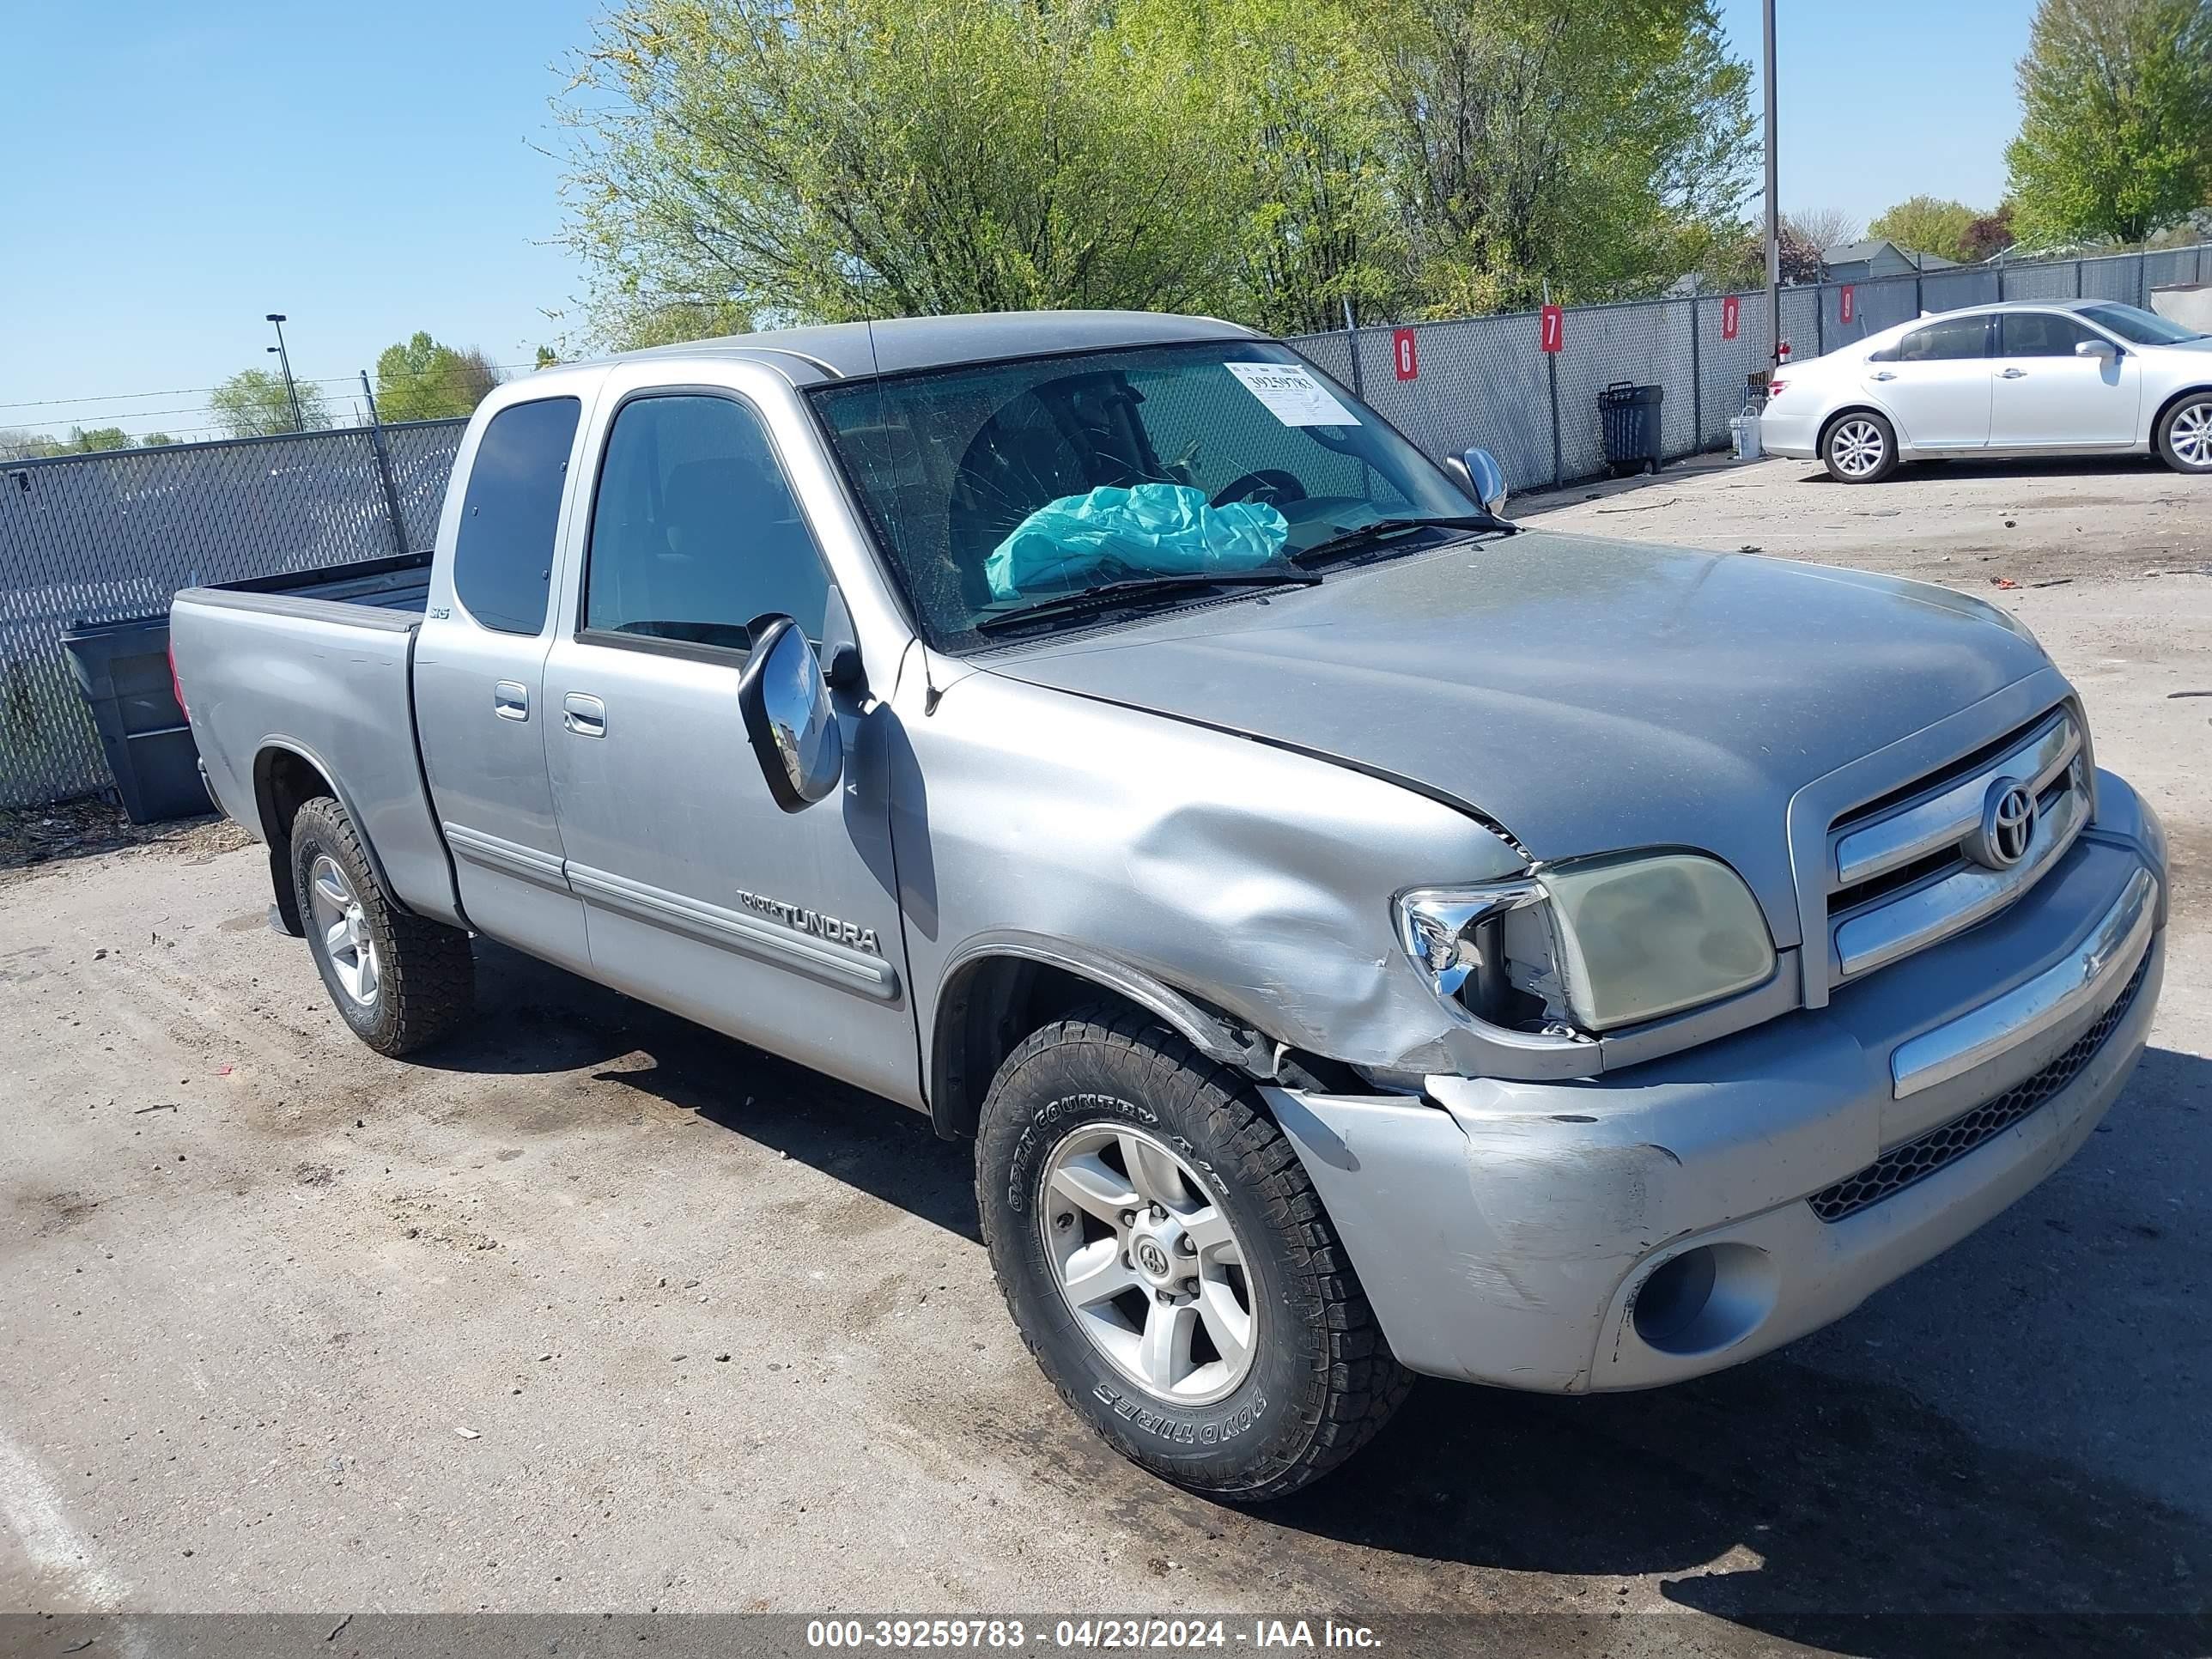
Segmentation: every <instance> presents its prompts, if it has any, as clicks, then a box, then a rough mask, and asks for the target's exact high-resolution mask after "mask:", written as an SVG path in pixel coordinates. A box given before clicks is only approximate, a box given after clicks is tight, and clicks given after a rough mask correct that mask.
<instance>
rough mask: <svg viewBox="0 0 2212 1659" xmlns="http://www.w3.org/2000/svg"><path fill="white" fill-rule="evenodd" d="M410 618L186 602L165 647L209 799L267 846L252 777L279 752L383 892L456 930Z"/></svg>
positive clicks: (239, 601)
mask: <svg viewBox="0 0 2212 1659" xmlns="http://www.w3.org/2000/svg"><path fill="white" fill-rule="evenodd" d="M415 622H416V619H415V618H414V617H411V616H407V615H404V614H401V613H398V612H393V611H379V610H376V609H374V608H372V607H368V606H361V605H343V604H337V603H333V602H331V601H328V600H322V599H296V598H287V597H285V596H283V595H280V594H257V593H232V592H221V591H217V590H213V589H208V588H192V589H188V590H186V591H185V592H182V593H179V595H178V596H177V598H176V601H175V603H174V604H173V605H172V607H171V609H170V614H169V641H170V646H171V648H172V649H173V651H174V653H175V654H176V665H177V679H178V682H179V684H181V685H182V686H183V688H184V693H185V706H186V708H187V710H188V712H189V714H190V718H191V726H192V737H193V739H194V741H195V742H197V744H198V745H199V751H200V758H201V759H202V761H204V763H206V766H207V771H208V781H209V783H210V787H212V788H213V790H214V792H215V796H216V800H217V801H218V802H219V803H220V804H221V805H222V809H223V811H226V812H228V814H229V815H230V816H231V817H234V818H235V819H236V820H237V821H238V822H239V823H242V824H244V825H245V826H246V828H247V829H250V830H252V832H253V833H254V834H255V835H257V836H261V837H262V838H263V839H264V840H265V839H267V838H268V836H269V832H270V828H271V826H270V825H268V824H266V823H264V822H263V821H262V817H261V811H260V806H259V803H258V794H257V776H258V773H257V767H258V764H259V763H261V762H262V761H263V758H264V757H265V756H266V755H268V754H269V753H270V751H272V750H290V751H292V752H293V753H295V754H297V755H299V756H301V757H303V758H304V759H306V760H307V761H308V762H309V763H312V764H313V766H314V767H315V768H316V769H318V770H319V771H320V772H321V773H322V775H323V776H324V777H325V778H326V779H328V780H329V781H330V783H331V787H332V789H333V791H334V792H335V793H336V794H337V798H338V800H339V803H340V804H341V805H343V806H344V808H345V809H346V813H347V815H348V816H349V817H351V818H352V819H353V821H354V824H355V826H356V829H359V830H360V832H361V834H362V836H363V838H364V839H365V840H366V841H367V842H368V849H369V857H370V859H371V860H372V861H373V862H374V864H375V865H376V866H377V874H378V877H379V879H380V881H381V882H382V884H383V885H384V888H385V890H386V892H387V893H388V894H390V895H391V896H392V897H393V898H395V899H397V900H398V901H399V902H400V903H402V904H403V905H404V906H406V907H407V908H409V909H410V910H413V911H416V912H417V913H419V914H421V915H428V916H434V917H435V918H437V919H438V920H439V921H447V922H454V923H459V921H460V920H461V916H460V910H459V904H458V902H457V901H456V898H455V896H454V892H453V869H452V866H451V865H450V864H448V862H447V856H446V848H445V843H444V842H443V841H442V840H441V839H440V837H439V834H438V826H437V823H436V820H435V818H434V817H432V815H431V812H430V805H429V801H428V798H427V796H426V794H425V793H424V790H423V782H422V763H421V761H420V758H419V757H418V756H417V754H416V745H415V711H414V695H413V690H412V684H411V676H410V659H411V657H412V654H413V650H414V641H415Z"/></svg>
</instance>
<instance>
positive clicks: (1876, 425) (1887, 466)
mask: <svg viewBox="0 0 2212 1659" xmlns="http://www.w3.org/2000/svg"><path fill="white" fill-rule="evenodd" d="M1868 427H1870V428H1873V430H1874V432H1875V435H1876V436H1877V437H1878V438H1879V439H1880V440H1881V455H1880V457H1879V458H1878V459H1875V461H1874V462H1873V464H1872V465H1869V466H1865V467H1862V468H1858V469H1857V470H1854V466H1853V464H1852V461H1851V459H1850V458H1849V457H1848V456H1846V455H1843V454H1841V453H1839V451H1840V450H1841V449H1842V448H1843V447H1844V445H1845V443H1846V441H1847V439H1848V438H1850V436H1852V435H1856V434H1857V432H1858V431H1859V429H1860V428H1868ZM1820 464H1821V465H1823V466H1825V467H1826V468H1827V469H1828V476H1829V477H1832V478H1833V479H1834V480H1835V481H1836V482H1837V483H1850V484H1866V483H1881V481H1882V480H1883V479H1884V478H1887V477H1889V475H1890V474H1891V473H1893V472H1894V471H1897V428H1895V427H1893V426H1892V425H1891V424H1890V423H1889V421H1888V418H1887V416H1881V415H1877V414H1875V412H1874V410H1870V409H1854V410H1848V411H1846V412H1845V413H1844V414H1842V415H1838V416H1837V417H1836V418H1835V419H1834V420H1832V421H1831V422H1829V423H1828V428H1827V430H1826V431H1825V432H1823V433H1822V434H1821V435H1820Z"/></svg>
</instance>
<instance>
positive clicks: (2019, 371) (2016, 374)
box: [2004, 368, 2027, 380]
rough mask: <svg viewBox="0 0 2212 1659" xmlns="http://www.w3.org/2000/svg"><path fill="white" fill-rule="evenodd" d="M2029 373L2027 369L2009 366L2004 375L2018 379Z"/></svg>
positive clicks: (2011, 378)
mask: <svg viewBox="0 0 2212 1659" xmlns="http://www.w3.org/2000/svg"><path fill="white" fill-rule="evenodd" d="M2024 374H2027V370H2026V369H2024V368H2008V369H2007V370H2005V372H2004V377H2005V379H2007V380H2019V379H2020V378H2021V376H2022V375H2024Z"/></svg>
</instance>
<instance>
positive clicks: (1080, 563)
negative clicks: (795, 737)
mask: <svg viewBox="0 0 2212 1659" xmlns="http://www.w3.org/2000/svg"><path fill="white" fill-rule="evenodd" d="M815 395H816V402H817V406H818V407H819V408H820V410H821V412H822V415H823V419H824V422H826V424H827V426H828V428H829V433H830V435H831V439H832V441H833V442H834V443H835V444H836V447H837V448H838V450H839V452H840V453H841V455H842V459H843V460H844V463H845V465H846V468H847V470H848V472H849V473H850V475H851V476H852V477H853V478H854V482H855V483H857V484H858V486H859V488H860V494H861V495H862V497H863V498H864V500H865V501H866V506H867V509H868V513H869V515H870V517H871V519H872V520H873V522H874V524H875V526H876V528H877V531H878V534H879V535H880V536H881V537H882V538H883V540H884V544H885V545H886V546H887V548H888V549H889V550H890V553H891V555H892V556H893V558H894V559H895V561H896V563H897V565H898V567H899V570H900V574H901V575H902V578H903V579H904V581H905V584H906V586H907V589H908V592H909V594H910V595H911V596H912V597H913V599H914V600H915V605H916V608H917V609H918V610H919V611H921V613H922V615H923V617H924V618H925V619H926V621H927V623H928V625H929V628H930V631H931V633H932V634H933V635H934V636H935V639H936V641H937V642H938V643H939V644H940V645H941V646H944V647H948V648H951V649H960V648H963V647H975V646H977V645H979V644H981V643H982V642H983V640H984V638H985V636H987V635H989V634H990V633H991V632H992V631H993V629H994V626H995V625H996V624H997V623H1000V621H1001V620H1003V619H1009V618H1012V617H1018V616H1024V615H1025V613H1028V612H1030V611H1037V612H1038V614H1039V615H1040V616H1041V617H1042V616H1044V615H1047V614H1053V613H1057V612H1059V611H1060V608H1061V607H1060V605H1059V604H1058V603H1057V602H1058V601H1060V600H1062V599H1066V596H1069V595H1073V594H1082V593H1086V592H1091V591H1092V590H1096V589H1098V588H1101V587H1103V586H1108V585H1109V584H1120V585H1126V584H1131V583H1141V584H1143V585H1144V586H1146V588H1147V589H1152V588H1157V589H1158V597H1159V598H1160V599H1162V600H1163V602H1167V603H1175V602H1185V603H1188V602H1191V601H1194V600H1196V599H1203V598H1206V597H1208V596H1210V595H1211V594H1212V593H1214V592H1218V591H1220V587H1219V586H1218V585H1226V584H1246V583H1253V582H1265V581H1267V580H1269V575H1270V573H1277V574H1279V575H1280V577H1281V578H1282V580H1285V581H1293V580H1313V578H1312V577H1311V576H1310V575H1309V574H1306V573H1305V572H1304V570H1302V569H1301V568H1300V566H1299V564H1298V562H1297V561H1298V560H1299V558H1300V557H1301V556H1304V555H1309V554H1311V553H1313V552H1314V550H1316V549H1318V548H1320V547H1322V544H1325V543H1335V542H1338V541H1340V539H1342V538H1345V537H1346V534H1347V532H1357V531H1358V530H1360V529H1362V527H1364V526H1373V525H1375V524H1376V523H1377V522H1378V521H1381V520H1396V519H1436V518H1445V519H1452V518H1462V517H1468V516H1471V515H1477V514H1479V513H1480V508H1479V507H1477V506H1476V505H1475V504H1474V502H1473V501H1469V500H1468V498H1467V496H1466V495H1464V494H1463V493H1462V491H1461V490H1459V489H1456V488H1455V487H1454V486H1453V484H1452V483H1451V481H1450V480H1449V478H1448V477H1446V476H1445V475H1444V474H1443V473H1441V472H1439V471H1437V468H1436V467H1435V466H1434V465H1431V463H1430V462H1429V460H1428V459H1426V458H1425V456H1423V455H1422V454H1421V453H1420V452H1419V450H1417V449H1415V448H1414V447H1413V445H1412V444H1411V443H1409V442H1408V441H1407V440H1405V439H1404V438H1402V437H1401V436H1400V435H1398V434H1397V433H1396V432H1395V431H1393V430H1391V429H1390V428H1389V427H1387V426H1385V425H1383V423H1382V422H1380V421H1379V420H1378V419H1377V418H1376V416H1375V415H1374V413H1373V412H1372V411H1371V410H1367V409H1364V408H1363V407H1361V406H1360V405H1358V404H1357V403H1355V402H1354V401H1353V400H1352V398H1351V396H1350V394H1349V393H1347V392H1344V391H1342V390H1341V389H1340V388H1339V387H1337V386H1334V385H1333V384H1332V383H1331V382H1330V381H1328V380H1327V379H1325V378H1324V377H1323V376H1322V374H1320V373H1319V372H1318V371H1317V370H1316V369H1314V368H1311V367H1310V365H1309V364H1307V363H1306V362H1304V361H1303V360H1302V359H1300V358H1299V357H1297V356H1296V355H1295V354H1294V353H1292V352H1291V351H1288V350H1286V349H1284V348H1282V347H1279V346H1272V345H1268V344H1265V343H1251V344H1246V343H1243V342H1237V341H1228V342H1220V341H1216V342H1209V343H1206V344H1203V345H1192V346H1184V345H1176V346H1168V347H1152V348H1145V349H1131V350H1119V351H1108V352H1091V353H1084V354H1080V355H1073V356H1060V357H1048V358H1030V359H1025V360H1023V361H1019V362H1002V363H994V364H988V365H983V366H979V367H975V368H961V369H956V370H952V371H949V372H941V373H934V374H915V375H908V376H903V377H899V378H896V379H890V380H881V381H861V382H856V383H851V384H847V385H841V386H831V387H829V388H827V389H825V390H823V391H822V392H817V394H815ZM1429 540H1430V538H1427V537H1413V536H1410V535H1409V536H1407V540H1406V543H1405V544H1406V545H1425V544H1428V543H1429ZM1389 545H1391V546H1394V547H1395V546H1397V545H1399V544H1398V543H1396V542H1391V543H1389ZM1129 592H1130V590H1129V589H1127V587H1126V586H1117V587H1116V596H1117V597H1123V598H1126V597H1127V596H1128V593H1129Z"/></svg>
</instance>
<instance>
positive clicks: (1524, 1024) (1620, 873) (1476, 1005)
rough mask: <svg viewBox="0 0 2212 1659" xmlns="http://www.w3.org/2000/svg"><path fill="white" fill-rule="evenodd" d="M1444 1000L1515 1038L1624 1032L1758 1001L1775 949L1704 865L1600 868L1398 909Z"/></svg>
mask: <svg viewBox="0 0 2212 1659" xmlns="http://www.w3.org/2000/svg"><path fill="white" fill-rule="evenodd" d="M1397 912H1398V932H1399V937H1400V939H1401V943H1403V945H1405V948H1406V951H1407V954H1408V955H1410V956H1411V957H1413V960H1414V961H1415V962H1416V963H1419V965H1420V967H1421V969H1423V971H1424V972H1425V973H1426V974H1427V975H1428V977H1429V982H1430V983H1431V986H1432V987H1434V988H1435V990H1436V992H1437V995H1438V996H1440V997H1444V998H1447V999H1449V1000H1453V1001H1455V1002H1457V1003H1458V1004H1459V1005H1460V1006H1462V1007H1464V1008H1465V1009H1466V1010H1467V1011H1468V1012H1469V1013H1471V1014H1473V1015H1474V1016H1475V1017H1476V1018H1479V1019H1483V1020H1486V1021H1488V1022H1490V1023H1491V1024H1498V1025H1503V1026H1506V1027H1509V1028H1510V1029H1515V1030H1543V1029H1546V1028H1547V1027H1554V1026H1571V1027H1572V1028H1574V1029H1578V1030H1584V1031H1607V1030H1618V1029H1619V1028H1620V1027H1622V1026H1626V1025H1635V1024H1641V1023H1642V1022H1644V1021H1645V1020H1650V1019H1657V1018H1660V1017H1661V1016H1662V1015H1665V1014H1671V1013H1677V1012H1680V1011H1681V1010H1683V1009H1685V1008H1693V1007H1696V1006H1699V1004H1701V1003H1706V1002H1711V1001H1715V1000H1718V999H1719V998H1722V997H1725V996H1729V995H1733V994H1735V993H1736V992H1739V991H1747V990H1749V989H1750V988H1751V987H1753V986H1755V985H1759V984H1761V983H1764V982H1765V980H1766V979H1767V977H1768V976H1769V975H1771V974H1772V973H1773V971H1774V942H1773V940H1772V939H1771V938H1770V937H1769V935H1768V933H1767V931H1766V921H1765V917H1764V916H1763V915H1760V914H1759V903H1758V901H1757V900H1755V899H1754V898H1753V897H1752V896H1751V890H1750V889H1749V888H1747V887H1746V886H1745V885H1744V884H1743V880H1742V878H1741V877H1740V876H1738V875H1737V874H1736V873H1735V872H1734V871H1733V870H1730V869H1729V867H1728V866H1726V865H1724V864H1723V863H1721V862H1720V861H1719V860H1716V859H1710V858H1705V857H1703V856H1701V855H1699V854H1694V853H1656V854H1628V855H1623V856H1619V857H1613V858H1603V859H1587V860H1582V861H1580V862H1577V863H1572V864H1562V865H1557V866H1552V867H1550V868H1547V869H1541V870H1539V871H1536V872H1534V873H1533V874H1531V875H1528V876H1523V877H1518V878H1515V879H1514V880H1512V881H1510V882H1498V883H1492V884H1486V885H1484V886H1480V887H1463V888H1421V889H1418V890H1414V891H1413V892H1409V893H1404V894H1401V895H1400V896H1399V897H1398V900H1397Z"/></svg>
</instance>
